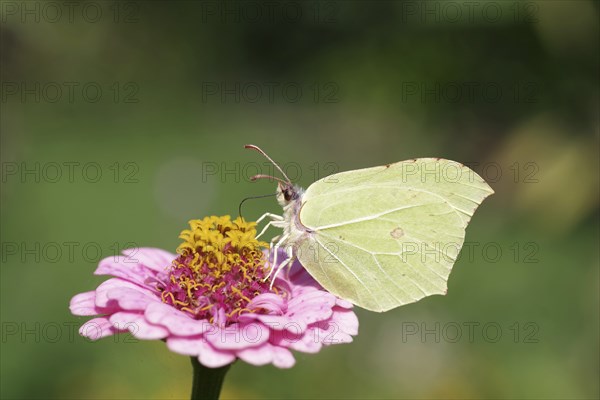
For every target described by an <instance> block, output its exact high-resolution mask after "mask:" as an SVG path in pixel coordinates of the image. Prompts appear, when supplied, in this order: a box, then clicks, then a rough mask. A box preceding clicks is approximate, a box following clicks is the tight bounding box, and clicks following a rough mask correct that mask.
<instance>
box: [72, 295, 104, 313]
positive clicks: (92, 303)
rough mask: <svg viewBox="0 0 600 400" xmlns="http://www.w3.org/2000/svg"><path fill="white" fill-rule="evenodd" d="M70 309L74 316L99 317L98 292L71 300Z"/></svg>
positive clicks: (74, 297) (77, 296) (76, 296)
mask: <svg viewBox="0 0 600 400" xmlns="http://www.w3.org/2000/svg"><path fill="white" fill-rule="evenodd" d="M69 309H70V310H71V313H72V314H73V315H98V314H100V312H99V311H98V308H97V307H96V291H91V292H85V293H79V294H77V295H75V296H73V298H72V299H71V303H70V304H69Z"/></svg>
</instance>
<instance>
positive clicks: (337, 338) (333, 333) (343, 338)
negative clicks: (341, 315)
mask: <svg viewBox="0 0 600 400" xmlns="http://www.w3.org/2000/svg"><path fill="white" fill-rule="evenodd" d="M307 335H311V336H312V337H313V338H314V340H317V341H320V342H321V343H323V344H324V345H325V346H329V345H332V344H341V343H351V342H352V336H350V335H349V334H347V333H345V332H342V331H340V329H339V327H338V326H337V325H336V324H335V323H332V322H331V321H321V322H318V323H316V324H315V325H314V326H312V327H310V328H309V329H308V332H307Z"/></svg>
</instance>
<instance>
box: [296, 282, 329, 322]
mask: <svg viewBox="0 0 600 400" xmlns="http://www.w3.org/2000/svg"><path fill="white" fill-rule="evenodd" d="M334 305H335V296H333V295H332V294H330V293H327V292H323V291H320V290H318V291H310V292H307V293H304V294H301V295H299V296H297V297H294V298H292V299H291V300H290V301H289V302H288V311H287V313H286V316H288V317H289V318H290V319H292V320H294V321H296V322H299V323H304V324H306V325H310V324H312V323H315V322H318V321H323V320H326V319H328V318H330V317H331V315H332V310H331V308H332V307H333V306H334Z"/></svg>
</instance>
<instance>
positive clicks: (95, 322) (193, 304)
mask: <svg viewBox="0 0 600 400" xmlns="http://www.w3.org/2000/svg"><path fill="white" fill-rule="evenodd" d="M255 225H256V224H255V223H248V222H245V221H244V220H243V219H241V218H238V219H236V220H234V221H231V219H230V217H229V216H225V217H207V218H204V219H203V220H192V221H190V227H191V229H189V230H184V231H183V232H182V233H181V236H180V238H182V239H183V240H184V242H183V243H182V244H181V245H180V246H179V248H178V249H177V252H178V254H179V255H175V254H171V253H169V252H167V251H164V250H161V249H154V248H140V249H129V250H125V251H124V252H123V256H118V257H109V258H106V259H104V260H102V261H101V262H100V264H99V266H98V268H97V269H96V272H95V274H96V275H112V276H113V277H114V278H111V279H109V280H107V281H105V282H104V283H102V284H101V285H100V286H98V288H97V289H96V290H94V291H91V292H85V293H81V294H78V295H76V296H75V297H73V299H72V300H71V304H70V309H71V312H72V313H73V314H75V315H84V316H96V317H95V318H94V319H92V320H90V321H88V322H86V323H85V324H84V325H83V326H82V327H81V328H80V330H79V332H80V334H81V335H83V336H85V337H88V338H90V339H92V340H96V339H100V338H102V337H105V336H109V335H113V334H115V333H119V332H126V331H129V332H130V333H131V334H132V335H133V336H134V337H136V338H138V339H147V340H152V339H162V340H164V341H165V342H166V343H167V346H168V347H169V349H171V350H172V351H174V352H177V353H180V354H184V355H189V356H194V357H197V358H198V360H199V361H200V363H201V364H203V365H205V366H207V367H211V368H217V367H221V366H224V365H227V364H230V363H232V362H233V361H235V359H236V358H240V359H242V360H244V361H246V362H248V363H250V364H253V365H265V364H269V363H272V364H273V365H275V366H277V367H279V368H289V367H291V366H293V365H294V362H295V360H294V357H293V355H292V353H291V352H290V349H291V350H296V351H301V352H306V353H316V352H318V351H319V350H320V349H321V348H322V346H324V345H330V344H336V343H349V342H351V341H352V336H353V335H356V334H357V333H358V319H357V318H356V315H355V314H354V312H353V311H352V310H351V308H352V304H350V303H348V302H347V301H344V300H342V299H339V298H336V297H335V296H334V295H332V294H331V293H328V292H326V291H325V290H323V289H322V288H321V287H320V286H319V284H318V283H317V282H316V281H314V279H313V278H312V277H311V276H310V275H308V273H307V272H306V271H305V270H304V269H303V268H302V266H301V265H300V264H299V263H298V262H294V263H293V265H292V267H291V268H290V269H289V270H288V271H286V273H284V274H283V277H280V278H277V279H276V280H275V282H274V283H273V287H272V289H270V282H268V281H266V280H265V278H266V276H267V274H268V268H266V267H265V264H266V261H267V256H266V250H263V249H264V248H265V247H266V243H262V242H258V241H257V240H256V229H255ZM284 258H285V256H284V255H281V256H280V257H278V259H280V260H282V259H284Z"/></svg>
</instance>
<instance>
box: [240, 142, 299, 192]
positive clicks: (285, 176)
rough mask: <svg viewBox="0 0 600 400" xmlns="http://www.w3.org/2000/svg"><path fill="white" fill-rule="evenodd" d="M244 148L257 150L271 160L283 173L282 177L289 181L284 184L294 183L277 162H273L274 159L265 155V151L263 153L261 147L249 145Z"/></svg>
mask: <svg viewBox="0 0 600 400" xmlns="http://www.w3.org/2000/svg"><path fill="white" fill-rule="evenodd" d="M244 148H246V149H252V150H256V151H258V152H259V153H260V154H262V155H263V156H265V157H266V159H267V160H269V161H271V163H272V164H273V165H274V166H275V168H277V169H278V170H279V172H281V175H283V177H284V178H285V179H287V182H284V183H287V184H290V185H291V184H292V181H291V180H290V178H288V176H287V175H286V174H285V172H283V170H282V169H281V167H279V165H278V164H277V163H276V162H275V161H273V159H272V158H271V157H269V156H268V155H267V153H265V152H264V151H262V149H261V148H260V147H258V146H255V145H253V144H247V145H245V146H244Z"/></svg>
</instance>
